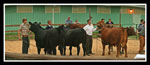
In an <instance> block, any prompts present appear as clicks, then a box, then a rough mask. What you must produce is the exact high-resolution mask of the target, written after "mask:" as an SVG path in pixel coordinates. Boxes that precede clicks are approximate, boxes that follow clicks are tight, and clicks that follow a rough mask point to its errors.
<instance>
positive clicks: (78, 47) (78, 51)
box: [77, 46, 80, 56]
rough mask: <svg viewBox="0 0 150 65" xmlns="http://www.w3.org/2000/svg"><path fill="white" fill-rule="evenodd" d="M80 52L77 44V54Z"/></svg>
mask: <svg viewBox="0 0 150 65" xmlns="http://www.w3.org/2000/svg"><path fill="white" fill-rule="evenodd" d="M79 53H80V46H77V55H78V56H79Z"/></svg>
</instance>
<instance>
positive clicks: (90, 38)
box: [86, 35, 92, 54]
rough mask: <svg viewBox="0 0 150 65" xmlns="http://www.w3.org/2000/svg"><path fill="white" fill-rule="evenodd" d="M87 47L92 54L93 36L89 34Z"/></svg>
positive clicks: (88, 52)
mask: <svg viewBox="0 0 150 65" xmlns="http://www.w3.org/2000/svg"><path fill="white" fill-rule="evenodd" d="M86 49H87V54H91V53H92V36H88V35H87V39H86Z"/></svg>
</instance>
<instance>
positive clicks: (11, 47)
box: [5, 38, 140, 59]
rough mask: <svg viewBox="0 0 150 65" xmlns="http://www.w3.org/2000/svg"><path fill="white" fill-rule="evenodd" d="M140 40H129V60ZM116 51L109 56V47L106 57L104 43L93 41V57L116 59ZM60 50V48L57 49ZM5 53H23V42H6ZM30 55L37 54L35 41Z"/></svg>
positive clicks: (31, 45) (31, 44)
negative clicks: (103, 52)
mask: <svg viewBox="0 0 150 65" xmlns="http://www.w3.org/2000/svg"><path fill="white" fill-rule="evenodd" d="M139 44H140V43H139V40H128V43H127V51H128V58H130V59H133V58H134V57H135V56H136V54H137V53H138V50H139ZM113 48H114V51H113V52H111V55H108V45H107V46H106V49H105V56H102V43H101V39H100V38H97V39H93V47H92V51H93V53H95V54H94V55H91V56H93V57H96V56H98V57H106V58H107V57H112V58H116V47H113ZM57 49H58V47H57ZM5 52H13V53H21V52H22V41H21V40H18V41H5ZM29 54H37V48H36V45H35V40H30V47H29ZM41 54H44V51H43V49H42V50H41ZM72 54H73V55H72V56H76V55H77V48H75V47H73V48H72ZM57 55H58V56H60V52H59V51H58V50H57ZM66 55H67V56H69V47H68V46H67V49H66ZM79 56H83V49H82V45H81V44H80V54H79ZM119 58H125V56H124V54H123V55H121V56H120V57H119Z"/></svg>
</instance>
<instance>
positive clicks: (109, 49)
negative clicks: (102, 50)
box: [108, 45, 112, 55]
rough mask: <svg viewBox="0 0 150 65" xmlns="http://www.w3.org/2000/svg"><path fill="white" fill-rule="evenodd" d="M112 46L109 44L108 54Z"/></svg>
mask: <svg viewBox="0 0 150 65" xmlns="http://www.w3.org/2000/svg"><path fill="white" fill-rule="evenodd" d="M111 47H112V45H109V47H108V48H109V51H108V55H110V48H111Z"/></svg>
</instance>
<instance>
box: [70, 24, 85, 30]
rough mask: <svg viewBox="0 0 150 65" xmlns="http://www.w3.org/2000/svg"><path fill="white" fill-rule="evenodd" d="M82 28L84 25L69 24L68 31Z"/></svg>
mask: <svg viewBox="0 0 150 65" xmlns="http://www.w3.org/2000/svg"><path fill="white" fill-rule="evenodd" d="M84 26H85V25H84V24H69V28H70V29H75V28H83V27H84Z"/></svg>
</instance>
